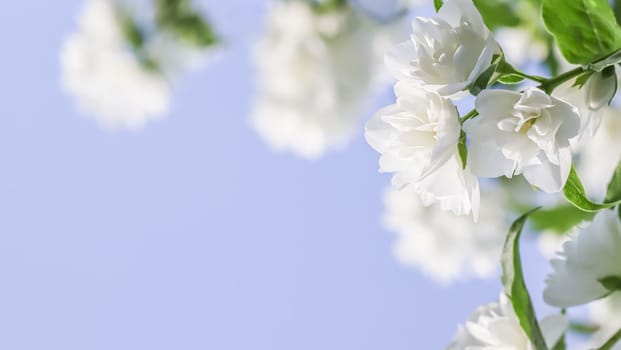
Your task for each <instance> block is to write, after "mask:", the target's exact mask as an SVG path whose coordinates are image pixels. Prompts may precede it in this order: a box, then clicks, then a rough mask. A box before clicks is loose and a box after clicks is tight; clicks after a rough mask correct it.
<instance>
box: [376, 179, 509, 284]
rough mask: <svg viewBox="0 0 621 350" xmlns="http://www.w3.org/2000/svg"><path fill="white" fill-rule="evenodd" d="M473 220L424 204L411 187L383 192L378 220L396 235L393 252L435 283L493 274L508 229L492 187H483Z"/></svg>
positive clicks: (498, 193) (399, 259) (400, 259)
mask: <svg viewBox="0 0 621 350" xmlns="http://www.w3.org/2000/svg"><path fill="white" fill-rule="evenodd" d="M483 194H484V195H483V196H482V198H481V216H480V218H479V221H478V223H476V224H475V223H473V222H472V220H471V219H470V218H468V217H464V216H455V215H454V214H452V213H450V212H446V211H442V210H440V209H439V208H437V207H424V206H423V204H422V202H421V200H420V198H418V195H417V194H416V192H415V191H414V190H413V188H412V187H406V188H404V189H401V190H396V189H394V188H390V189H388V190H387V191H386V193H385V195H384V207H385V209H384V216H383V222H384V226H385V227H386V229H388V230H390V231H392V232H394V233H395V234H397V239H396V241H395V243H394V249H393V252H394V255H395V257H396V258H397V260H398V261H399V262H401V263H402V264H404V265H411V266H416V267H418V268H419V269H420V270H422V272H423V273H425V274H426V275H427V276H429V277H430V278H432V279H433V280H434V281H436V282H437V283H440V284H442V285H448V284H450V283H452V282H454V281H457V280H461V279H466V278H471V277H475V278H489V277H492V276H495V275H496V273H497V269H498V261H500V252H501V250H502V245H503V242H504V239H505V234H506V232H507V230H508V226H507V225H506V221H505V220H504V219H505V213H504V211H503V206H502V205H501V203H502V202H503V200H504V198H501V197H502V196H501V193H500V192H499V190H498V189H493V190H488V191H484V192H483Z"/></svg>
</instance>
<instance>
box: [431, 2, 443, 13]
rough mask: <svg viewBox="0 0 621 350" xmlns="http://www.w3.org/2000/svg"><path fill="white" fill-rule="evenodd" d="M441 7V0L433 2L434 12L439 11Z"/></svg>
mask: <svg viewBox="0 0 621 350" xmlns="http://www.w3.org/2000/svg"><path fill="white" fill-rule="evenodd" d="M442 5H444V1H443V0H433V7H434V8H435V9H436V12H438V11H440V8H441V7H442Z"/></svg>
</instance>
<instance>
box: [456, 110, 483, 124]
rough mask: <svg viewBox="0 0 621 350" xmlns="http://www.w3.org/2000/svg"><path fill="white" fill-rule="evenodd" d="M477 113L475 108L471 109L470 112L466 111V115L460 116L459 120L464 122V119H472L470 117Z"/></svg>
mask: <svg viewBox="0 0 621 350" xmlns="http://www.w3.org/2000/svg"><path fill="white" fill-rule="evenodd" d="M477 115H479V111H477V110H476V109H473V110H471V111H470V112H468V113H467V114H466V115H464V116H463V117H461V119H459V122H460V123H462V124H463V123H465V122H466V120H468V119H472V118H474V117H476V116H477Z"/></svg>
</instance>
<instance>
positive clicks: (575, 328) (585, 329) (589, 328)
mask: <svg viewBox="0 0 621 350" xmlns="http://www.w3.org/2000/svg"><path fill="white" fill-rule="evenodd" d="M599 328H600V327H599V326H598V325H594V324H587V323H580V322H577V321H571V322H570V323H569V330H570V331H572V332H574V333H578V334H582V335H591V334H593V333H595V332H597V331H599Z"/></svg>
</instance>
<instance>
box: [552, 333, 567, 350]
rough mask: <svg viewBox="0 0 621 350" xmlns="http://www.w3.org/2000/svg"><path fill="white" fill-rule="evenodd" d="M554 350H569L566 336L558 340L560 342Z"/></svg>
mask: <svg viewBox="0 0 621 350" xmlns="http://www.w3.org/2000/svg"><path fill="white" fill-rule="evenodd" d="M552 350H567V341H566V340H565V335H564V334H563V336H562V337H561V339H559V340H558V342H557V343H556V344H555V345H554V346H553V347H552Z"/></svg>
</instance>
